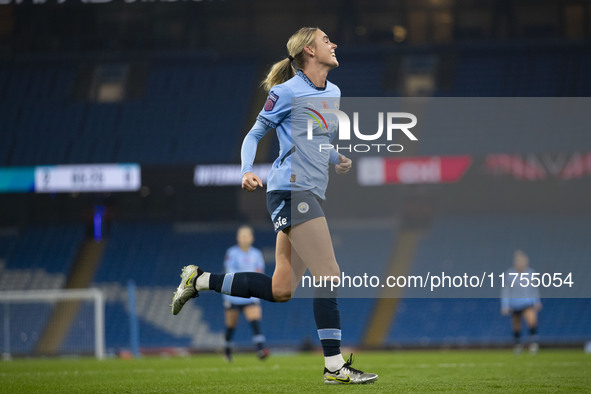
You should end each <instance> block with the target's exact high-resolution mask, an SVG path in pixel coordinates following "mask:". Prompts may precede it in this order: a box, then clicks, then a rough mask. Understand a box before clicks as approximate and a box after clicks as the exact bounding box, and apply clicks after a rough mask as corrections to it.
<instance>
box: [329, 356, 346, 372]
mask: <svg viewBox="0 0 591 394" xmlns="http://www.w3.org/2000/svg"><path fill="white" fill-rule="evenodd" d="M343 365H345V359H343V355H342V354H341V353H339V354H337V355H335V356H328V357H324V366H325V367H326V369H328V370H329V371H330V372H335V371H336V370H337V369H340V368H341V367H342V366H343Z"/></svg>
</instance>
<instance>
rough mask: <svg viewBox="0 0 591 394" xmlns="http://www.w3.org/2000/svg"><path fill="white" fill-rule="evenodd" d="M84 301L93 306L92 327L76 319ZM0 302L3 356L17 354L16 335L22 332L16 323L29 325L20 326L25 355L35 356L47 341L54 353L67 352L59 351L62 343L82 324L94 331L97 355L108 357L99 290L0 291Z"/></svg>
mask: <svg viewBox="0 0 591 394" xmlns="http://www.w3.org/2000/svg"><path fill="white" fill-rule="evenodd" d="M82 303H87V304H88V303H90V304H91V305H92V306H93V313H92V320H93V324H90V326H92V327H93V329H92V330H91V329H90V327H86V326H87V325H89V324H87V322H86V321H81V322H76V321H75V319H76V316H77V315H78V313H79V311H80V310H81V307H82V305H81V304H82ZM0 305H2V307H1V308H0V315H1V316H2V323H1V325H0V329H1V331H2V335H1V336H0V337H1V339H2V353H3V357H4V359H10V358H11V356H12V355H13V354H17V353H18V351H17V352H15V351H14V350H13V345H14V343H13V342H15V340H14V338H15V337H19V335H17V334H19V333H18V332H17V331H15V330H14V329H13V326H14V325H20V327H22V326H24V325H26V327H22V328H20V329H21V333H20V338H19V340H20V341H21V342H26V345H24V344H22V343H20V345H21V352H20V353H23V354H24V355H27V356H30V355H35V353H36V351H35V349H38V348H39V347H40V346H44V345H43V343H47V344H48V345H47V344H46V345H45V347H46V348H50V349H51V348H55V352H51V353H52V354H60V353H64V352H63V351H60V350H59V349H60V348H61V346H62V343H63V342H64V341H65V339H66V337H67V336H68V334H69V333H70V332H71V330H75V329H76V326H77V325H79V326H81V327H83V328H87V331H89V332H92V335H93V337H94V340H93V344H89V347H92V348H94V355H95V356H96V358H98V359H103V358H104V357H105V300H104V296H103V292H102V291H101V290H99V289H95V288H90V289H60V290H30V291H0ZM34 306H36V309H35V308H34ZM60 326H61V327H60ZM32 327H33V328H32ZM16 330H19V327H17V329H16ZM27 330H34V331H27ZM56 332H57V334H56ZM48 333H50V334H48ZM38 355H43V354H38Z"/></svg>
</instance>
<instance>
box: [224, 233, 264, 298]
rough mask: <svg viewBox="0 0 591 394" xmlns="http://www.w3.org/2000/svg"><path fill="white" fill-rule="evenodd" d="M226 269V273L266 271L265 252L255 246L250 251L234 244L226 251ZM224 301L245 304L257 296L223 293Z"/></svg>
mask: <svg viewBox="0 0 591 394" xmlns="http://www.w3.org/2000/svg"><path fill="white" fill-rule="evenodd" d="M224 269H225V270H226V273H232V272H264V271H265V259H264V258H263V253H261V251H260V250H259V249H257V248H255V247H252V246H251V247H250V249H248V251H246V252H245V251H244V250H242V249H240V247H239V246H238V245H234V246H232V247H231V248H229V249H228V250H227V251H226V257H225V259H224ZM222 297H223V298H224V301H230V302H231V303H232V304H236V305H245V304H250V303H252V302H253V301H254V300H256V298H254V297H251V298H243V297H232V296H229V295H226V294H223V295H222Z"/></svg>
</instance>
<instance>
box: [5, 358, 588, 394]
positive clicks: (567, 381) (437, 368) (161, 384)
mask: <svg viewBox="0 0 591 394" xmlns="http://www.w3.org/2000/svg"><path fill="white" fill-rule="evenodd" d="M353 366H357V367H359V368H361V369H363V370H367V371H371V372H375V373H377V374H379V375H380V378H379V380H378V382H377V383H375V384H372V385H363V386H361V385H360V386H350V387H344V386H342V385H340V386H327V385H325V384H324V383H323V382H322V356H321V355H319V354H297V355H290V356H281V355H272V356H271V357H270V358H269V359H267V360H266V361H262V362H261V361H258V359H256V357H255V356H254V355H252V354H239V355H236V356H235V359H234V362H233V363H231V364H228V363H226V362H225V361H223V360H222V358H221V356H219V355H198V356H192V357H187V358H157V357H150V358H142V359H138V360H119V359H112V360H105V361H96V360H94V359H42V360H15V361H10V362H0V388H1V389H0V391H1V392H2V393H41V392H42V393H64V392H69V393H135V392H137V393H167V392H170V393H173V392H174V393H179V392H181V393H188V392H217V393H229V392H247V393H271V392H272V393H279V392H290V393H293V392H315V391H318V392H335V393H336V392H343V391H345V390H346V391H355V392H358V391H359V392H360V391H363V392H365V391H367V392H432V391H447V392H453V393H456V392H470V393H474V392H496V391H503V392H533V393H541V392H589V391H591V355H586V354H584V353H583V352H582V350H542V351H541V352H540V353H539V354H537V355H535V356H531V355H529V354H527V353H524V354H522V355H519V356H516V355H514V354H513V353H512V352H511V351H509V350H503V351H500V350H499V351H484V350H483V351H479V350H472V351H405V352H386V351H384V352H361V353H358V354H357V355H356V361H355V363H354V364H353Z"/></svg>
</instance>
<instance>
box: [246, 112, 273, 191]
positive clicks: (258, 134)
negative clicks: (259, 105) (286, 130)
mask: <svg viewBox="0 0 591 394" xmlns="http://www.w3.org/2000/svg"><path fill="white" fill-rule="evenodd" d="M269 130H271V127H269V126H268V125H266V124H264V123H263V122H261V121H259V120H257V121H256V122H255V123H254V126H252V129H250V131H249V132H248V134H246V137H244V141H243V142H242V149H241V151H240V156H241V159H242V171H241V172H242V188H243V189H244V190H246V191H249V192H253V191H255V190H256V188H257V187H263V182H262V181H261V178H259V177H258V176H257V175H256V174H254V173H253V172H252V171H251V170H252V164H253V163H254V157H255V156H256V153H257V145H258V143H259V141H260V140H261V138H263V137H264V136H265V134H267V132H268V131H269Z"/></svg>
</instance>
